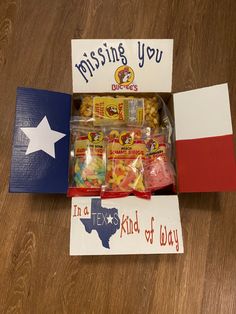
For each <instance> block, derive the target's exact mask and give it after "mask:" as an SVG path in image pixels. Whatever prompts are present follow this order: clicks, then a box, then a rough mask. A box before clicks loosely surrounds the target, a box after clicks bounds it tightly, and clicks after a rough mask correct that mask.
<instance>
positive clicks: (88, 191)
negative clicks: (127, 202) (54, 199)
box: [67, 120, 106, 196]
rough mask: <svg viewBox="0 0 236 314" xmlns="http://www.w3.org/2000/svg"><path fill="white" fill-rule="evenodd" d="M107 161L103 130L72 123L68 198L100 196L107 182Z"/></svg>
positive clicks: (75, 122) (76, 122)
mask: <svg viewBox="0 0 236 314" xmlns="http://www.w3.org/2000/svg"><path fill="white" fill-rule="evenodd" d="M105 161H106V159H105V139H104V133H103V130H102V129H101V128H92V129H91V128H89V127H86V126H84V125H83V124H82V125H81V124H78V121H76V120H74V121H72V122H71V156H70V180H69V189H68V193H67V194H68V196H85V195H87V196H96V195H100V190H101V186H102V184H104V180H105Z"/></svg>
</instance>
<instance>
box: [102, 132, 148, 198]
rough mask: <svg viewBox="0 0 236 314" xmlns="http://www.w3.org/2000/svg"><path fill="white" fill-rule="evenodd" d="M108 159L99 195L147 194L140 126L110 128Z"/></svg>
mask: <svg viewBox="0 0 236 314" xmlns="http://www.w3.org/2000/svg"><path fill="white" fill-rule="evenodd" d="M106 153H107V163H106V177H105V185H104V186H103V188H102V193H101V196H102V198H112V197H122V196H128V195H130V194H134V195H136V196H139V197H142V198H150V196H151V195H150V192H147V191H146V187H145V182H144V160H145V155H146V145H145V141H144V139H143V138H142V131H141V130H140V129H119V130H118V129H114V130H111V131H110V133H109V136H108V140H107V150H106Z"/></svg>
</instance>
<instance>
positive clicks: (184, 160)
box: [174, 84, 236, 192]
mask: <svg viewBox="0 0 236 314" xmlns="http://www.w3.org/2000/svg"><path fill="white" fill-rule="evenodd" d="M174 113H175V128H176V159H177V179H178V190H179V192H220V191H234V190H236V163H235V155H234V143H233V133H232V123H231V115H230V104H229V94H228V85H227V84H221V85H215V86H212V87H206V88H201V89H196V90H192V91H188V92H182V93H177V94H174Z"/></svg>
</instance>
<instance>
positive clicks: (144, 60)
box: [72, 39, 173, 93]
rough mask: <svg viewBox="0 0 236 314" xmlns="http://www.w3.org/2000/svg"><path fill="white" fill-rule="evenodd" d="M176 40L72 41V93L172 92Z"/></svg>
mask: <svg viewBox="0 0 236 314" xmlns="http://www.w3.org/2000/svg"><path fill="white" fill-rule="evenodd" d="M172 63H173V39H73V40H72V74H73V93H88V92H89V93H99V92H101V93H103V92H115V93H117V92H119V93H125V92H132V93H133V92H171V84H172Z"/></svg>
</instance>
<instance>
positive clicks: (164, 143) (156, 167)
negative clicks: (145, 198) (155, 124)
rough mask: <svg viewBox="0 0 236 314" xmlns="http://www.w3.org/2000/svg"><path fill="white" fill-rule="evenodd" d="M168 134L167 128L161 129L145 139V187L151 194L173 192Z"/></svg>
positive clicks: (173, 177)
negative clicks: (159, 191)
mask: <svg viewBox="0 0 236 314" xmlns="http://www.w3.org/2000/svg"><path fill="white" fill-rule="evenodd" d="M168 134H169V130H168V128H162V129H158V130H155V131H154V132H151V133H150V134H149V136H147V139H146V147H147V154H146V159H145V167H144V170H145V171H144V176H145V184H146V187H147V189H149V190H150V191H151V192H155V191H158V190H161V189H171V190H172V191H175V171H174V167H173V165H172V162H171V143H169V141H168V138H169V135H168Z"/></svg>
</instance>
